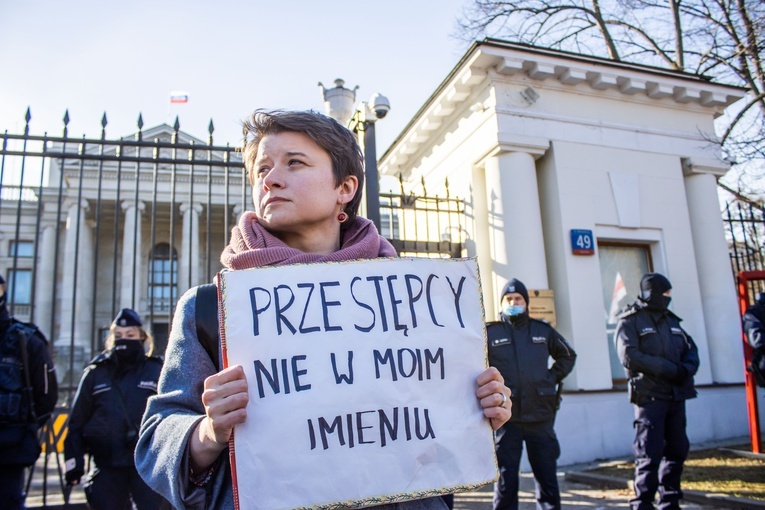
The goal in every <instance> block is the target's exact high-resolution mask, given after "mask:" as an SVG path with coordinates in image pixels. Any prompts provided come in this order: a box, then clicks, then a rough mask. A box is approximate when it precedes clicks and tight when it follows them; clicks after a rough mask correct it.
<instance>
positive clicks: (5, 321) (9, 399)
mask: <svg viewBox="0 0 765 510" xmlns="http://www.w3.org/2000/svg"><path fill="white" fill-rule="evenodd" d="M4 283H5V281H4V280H3V279H2V277H0V284H4ZM12 326H13V329H12V332H11V333H9V331H10V330H11V328H12ZM19 326H21V323H19V321H17V320H16V319H13V318H12V317H11V316H10V314H9V313H8V309H7V307H6V297H5V294H3V295H2V296H0V342H3V345H2V346H1V347H2V349H0V351H2V353H3V354H2V359H0V365H1V366H0V377H2V380H0V388H1V390H0V506H2V507H3V508H7V509H9V510H16V509H22V508H24V499H25V494H24V468H25V467H26V466H29V465H31V464H34V462H35V461H36V460H37V457H38V456H39V455H40V445H39V443H38V441H37V432H38V428H39V427H40V426H42V425H43V424H44V423H45V421H46V420H47V419H48V418H49V417H50V414H51V412H53V409H54V408H55V406H56V400H58V382H57V380H56V370H55V368H54V365H53V360H52V358H51V355H50V352H49V351H48V342H47V340H46V339H45V336H44V335H43V334H42V333H41V332H40V330H38V329H37V327H36V326H34V325H32V324H27V325H23V326H22V327H21V329H19ZM19 331H23V333H24V335H23V337H24V338H26V351H27V356H26V357H27V362H28V375H29V383H30V386H31V387H32V390H31V400H32V401H33V403H34V412H33V413H32V407H31V406H30V405H29V401H28V400H29V393H28V392H25V391H24V388H23V387H24V386H26V382H25V379H26V376H25V375H24V372H23V368H22V367H23V365H24V362H23V361H22V360H23V356H22V354H21V352H20V350H16V349H10V347H11V344H10V342H14V343H15V344H16V346H17V347H18V346H19V342H20V341H21V338H20V336H19ZM11 337H13V338H11ZM6 347H9V349H6ZM14 350H15V351H16V352H12V351H14Z"/></svg>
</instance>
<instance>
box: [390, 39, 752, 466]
mask: <svg viewBox="0 0 765 510" xmlns="http://www.w3.org/2000/svg"><path fill="white" fill-rule="evenodd" d="M744 93H745V91H744V90H742V89H740V88H736V87H730V86H725V85H720V84H715V83H711V82H709V81H707V80H704V79H701V78H699V77H697V76H693V75H688V74H684V73H678V72H671V71H667V70H662V69H656V68H650V67H645V66H639V65H632V64H624V63H616V62H611V61H607V60H603V59H598V58H590V57H583V56H580V55H573V54H567V53H561V52H558V51H552V50H544V49H537V48H531V47H527V46H523V45H517V44H511V43H507V42H504V41H498V40H490V39H489V40H485V41H483V42H477V43H475V44H473V46H472V47H471V48H470V49H469V50H468V51H467V53H466V54H465V55H464V56H463V58H462V59H461V60H460V61H459V63H458V64H457V65H456V66H455V67H454V69H453V70H452V71H451V73H450V74H449V75H448V76H447V77H446V78H445V79H444V81H443V82H442V83H441V85H440V86H439V87H438V88H437V89H436V90H435V91H434V92H433V94H432V95H431V96H430V98H429V99H428V100H427V102H426V103H425V104H424V105H423V106H422V108H421V109H420V110H419V112H417V114H416V115H415V116H414V118H412V119H411V121H410V122H409V124H408V125H407V127H406V128H405V129H404V131H403V132H402V133H401V134H400V135H399V136H398V138H397V139H396V140H395V141H394V143H393V144H392V145H391V147H390V148H389V149H388V150H387V152H386V153H385V154H384V155H383V157H382V158H381V160H380V165H379V167H380V172H381V174H383V175H396V176H397V175H399V174H402V175H403V178H404V179H405V180H407V181H409V182H411V183H418V182H420V181H422V182H424V184H425V185H426V186H427V187H428V189H429V190H436V192H437V191H438V188H439V186H442V183H443V182H445V181H446V180H447V179H448V182H449V183H450V185H451V186H452V188H453V189H459V190H465V192H464V193H465V195H464V198H465V200H466V204H465V207H466V216H467V221H466V226H465V229H464V232H463V233H462V235H463V240H464V246H465V247H466V249H465V250H464V252H463V255H465V256H475V257H477V258H478V261H479V266H480V273H481V279H482V286H483V300H484V306H485V310H486V313H487V316H488V317H487V318H488V319H494V318H495V317H496V314H497V313H498V312H499V296H498V293H499V292H500V290H501V288H502V286H503V285H504V284H505V283H506V282H507V280H508V279H510V278H518V279H520V280H522V281H523V282H525V283H526V285H527V287H528V288H529V289H533V290H531V293H532V308H531V310H532V314H533V312H534V300H535V298H534V295H535V294H539V295H545V294H548V295H549V294H550V291H552V292H551V293H552V295H553V296H554V299H553V301H554V314H553V315H552V316H553V317H554V320H555V322H556V326H557V329H558V330H559V331H560V332H561V333H562V334H563V335H564V336H565V337H566V338H567V339H568V340H569V341H570V342H571V343H572V344H573V346H574V348H575V349H576V351H577V353H578V358H577V364H576V368H575V370H574V372H573V373H572V374H571V375H570V376H569V377H568V378H567V379H566V380H565V381H564V399H563V404H562V407H561V410H560V412H559V413H560V416H559V418H558V421H557V427H556V430H557V433H558V435H559V437H560V440H561V444H562V448H563V453H562V457H561V460H560V463H561V464H569V463H573V462H583V461H590V460H593V459H596V458H609V457H614V456H619V455H625V454H628V453H629V452H630V451H631V440H632V435H633V430H632V421H633V417H632V408H631V404H630V403H629V402H628V397H627V393H626V384H625V383H626V381H625V374H624V369H623V368H622V367H621V365H620V363H619V361H618V358H617V357H616V354H615V349H614V345H613V333H614V329H615V325H616V317H615V315H616V311H617V310H618V309H620V308H621V307H623V306H625V305H626V304H628V303H631V302H633V301H634V300H635V299H636V297H637V295H638V292H639V282H640V278H641V276H642V274H644V273H646V272H649V271H657V272H661V273H663V274H665V275H666V276H667V277H668V278H669V279H670V280H671V282H672V284H673V291H672V297H673V301H672V309H673V311H674V312H675V313H677V314H678V315H679V316H681V317H683V318H684V319H685V321H684V322H683V324H684V327H685V328H686V329H687V331H688V332H689V333H690V334H691V335H692V336H693V338H694V340H695V342H696V343H697V345H698V347H699V353H700V357H701V368H700V369H699V372H698V374H697V376H696V384H697V386H698V389H699V398H697V399H695V400H692V401H689V403H688V413H689V420H688V421H689V427H688V432H689V437H690V438H691V441H692V442H699V441H702V440H711V439H716V438H728V437H732V436H737V435H746V434H747V433H748V428H747V414H746V413H747V411H746V400H745V394H744V387H743V385H742V383H743V379H744V371H743V358H742V348H741V331H740V317H739V312H738V308H737V302H736V289H735V285H734V279H733V275H732V271H731V264H730V261H729V257H728V248H727V244H726V240H725V235H724V231H723V224H722V220H721V216H720V207H719V203H718V198H717V187H716V179H717V178H718V177H720V176H722V175H724V174H725V173H726V171H727V170H728V166H729V165H728V164H727V163H726V162H725V161H723V160H722V158H721V151H720V147H719V144H718V143H717V142H716V137H715V132H714V125H713V124H714V120H715V118H716V117H717V116H719V115H721V114H722V112H723V110H724V109H725V108H726V107H727V106H728V105H730V104H732V103H733V102H735V101H737V100H738V99H740V98H742V97H743V96H744ZM535 291H540V292H538V293H537V292H535ZM549 311H550V310H548V312H549Z"/></svg>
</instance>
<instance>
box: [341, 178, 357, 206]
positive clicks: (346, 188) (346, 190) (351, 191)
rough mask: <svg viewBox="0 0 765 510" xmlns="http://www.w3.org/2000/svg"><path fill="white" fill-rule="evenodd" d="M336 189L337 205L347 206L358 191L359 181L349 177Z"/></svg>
mask: <svg viewBox="0 0 765 510" xmlns="http://www.w3.org/2000/svg"><path fill="white" fill-rule="evenodd" d="M337 189H338V195H337V203H338V204H341V205H342V204H347V203H348V202H350V201H351V200H353V197H354V196H356V191H357V190H358V189H359V180H358V179H357V178H356V176H355V175H349V176H348V177H346V178H345V180H344V181H343V182H341V183H340V186H338V187H337Z"/></svg>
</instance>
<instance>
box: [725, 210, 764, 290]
mask: <svg viewBox="0 0 765 510" xmlns="http://www.w3.org/2000/svg"><path fill="white" fill-rule="evenodd" d="M722 217H723V224H724V225H725V237H726V239H727V241H728V253H729V256H730V261H731V269H732V271H733V275H734V277H738V274H739V273H740V272H741V271H765V208H763V207H762V206H757V205H755V204H752V203H743V202H739V201H735V202H729V203H727V204H725V208H724V209H723V212H722ZM747 285H748V287H749V292H750V302H752V301H753V299H754V296H755V294H756V293H757V292H765V281H763V280H752V281H749V282H748V283H747Z"/></svg>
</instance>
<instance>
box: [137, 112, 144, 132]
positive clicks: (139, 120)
mask: <svg viewBox="0 0 765 510" xmlns="http://www.w3.org/2000/svg"><path fill="white" fill-rule="evenodd" d="M141 129H143V115H142V114H141V113H139V114H138V131H140V130H141Z"/></svg>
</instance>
